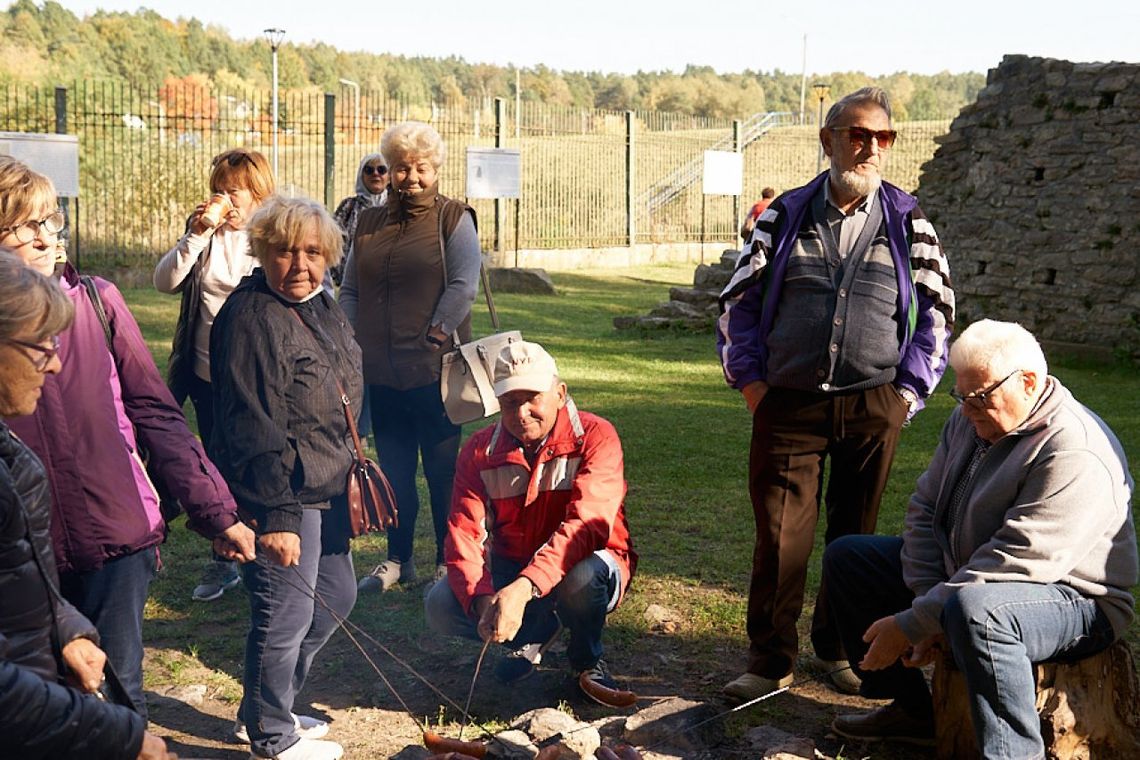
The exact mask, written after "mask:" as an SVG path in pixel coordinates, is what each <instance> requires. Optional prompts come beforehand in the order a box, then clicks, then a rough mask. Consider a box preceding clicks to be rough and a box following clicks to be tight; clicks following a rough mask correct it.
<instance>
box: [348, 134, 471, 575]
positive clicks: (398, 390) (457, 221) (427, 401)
mask: <svg viewBox="0 0 1140 760" xmlns="http://www.w3.org/2000/svg"><path fill="white" fill-rule="evenodd" d="M380 152H381V153H382V154H383V155H384V160H385V161H386V162H387V164H388V171H389V185H390V189H389V192H388V199H387V201H386V202H385V203H384V205H382V206H376V207H374V208H370V209H367V210H365V211H364V212H363V213H362V214H361V215H360V218H359V221H358V222H357V225H356V233H355V235H354V237H353V242H352V247H351V249H350V250H349V254H348V260H347V262H346V263H345V266H344V282H343V283H342V285H341V289H340V302H341V305H342V306H343V307H344V311H345V313H346V314H347V315H348V317H349V320H350V321H351V322H352V324H353V325H354V326H355V328H356V340H357V342H358V343H360V348H361V350H362V352H363V355H364V382H365V384H366V387H367V389H368V399H369V401H370V403H371V405H372V429H373V431H374V434H375V440H376V450H377V452H378V453H379V455H380V464H381V466H382V467H383V468H384V472H385V474H386V475H387V476H388V478H389V479H390V480H391V482H392V489H393V490H394V491H395V494H396V501H397V503H398V504H399V512H400V524H399V526H398V527H393V528H389V529H388V559H387V560H386V561H384V562H382V563H381V564H380V565H378V566H377V567H376V568H375V569H374V570H373V571H372V572H371V573H369V574H368V575H367V576H365V577H364V578H363V579H361V588H362V589H370V588H371V589H379V590H382V591H387V590H388V589H389V588H391V587H392V586H394V585H395V584H397V583H400V584H405V585H406V584H409V583H411V582H412V581H414V580H415V578H416V569H415V564H414V562H413V551H412V542H413V537H414V535H415V529H416V516H417V514H418V513H419V497H418V495H417V493H416V470H417V469H418V465H419V460H420V459H421V458H422V460H423V467H424V477H425V479H426V480H427V484H428V492H429V494H430V497H431V515H432V522H433V523H434V527H435V531H434V532H435V573H434V577H435V578H436V579H437V580H438V579H439V578H441V577H442V576H443V575H444V574H445V572H446V571H445V570H444V568H443V537H444V533H445V532H446V530H447V513H448V510H449V508H450V506H451V487H452V481H454V480H455V459H456V457H457V456H458V454H459V433H460V429H459V426H458V425H454V424H452V423H451V421H450V420H449V419H448V418H447V413H446V412H445V411H444V408H443V401H442V399H441V398H440V393H439V378H440V362H441V359H442V356H443V354H444V353H445V352H446V351H448V350H449V349H450V348H452V346H453V345H454V340H455V337H456V336H457V335H458V336H459V338H460V339H461V340H469V339H470V337H471V304H472V303H473V302H474V300H475V292H476V287H477V284H478V278H479V266H480V263H481V258H480V252H479V237H478V235H477V233H476V230H475V211H474V210H473V209H472V208H471V207H470V206H468V205H467V204H466V203H462V202H459V201H455V200H452V199H450V198H446V197H444V196H443V195H441V194H440V192H439V171H440V167H441V166H443V160H444V156H445V147H444V144H443V139H442V138H441V137H440V136H439V133H438V132H436V131H435V129H433V128H432V127H431V126H430V125H428V124H424V123H422V122H418V121H407V122H403V123H401V124H397V125H395V126H394V127H391V128H390V129H388V130H387V131H386V132H385V133H384V136H383V137H382V138H381V140H380Z"/></svg>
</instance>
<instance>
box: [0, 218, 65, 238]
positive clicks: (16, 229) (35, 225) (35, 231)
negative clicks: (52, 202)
mask: <svg viewBox="0 0 1140 760" xmlns="http://www.w3.org/2000/svg"><path fill="white" fill-rule="evenodd" d="M65 221H66V219H65V217H64V216H63V212H62V211H54V212H52V213H50V214H48V215H47V216H46V217H44V218H43V219H39V220H36V219H30V220H28V221H26V222H24V223H23V224H14V225H12V226H11V227H3V228H0V233H5V234H7V233H9V232H11V233H13V234H15V236H16V240H18V241H20V245H27V244H28V243H30V242H32V241H33V240H35V239H36V238H37V237H39V235H40V230H43V231H44V232H47V233H49V234H51V235H58V234H59V233H60V231H62V230H63V224H64V222H65Z"/></svg>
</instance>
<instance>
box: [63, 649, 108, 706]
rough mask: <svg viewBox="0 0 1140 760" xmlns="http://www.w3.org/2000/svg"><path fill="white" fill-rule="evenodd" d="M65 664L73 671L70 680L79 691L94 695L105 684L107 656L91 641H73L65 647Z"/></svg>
mask: <svg viewBox="0 0 1140 760" xmlns="http://www.w3.org/2000/svg"><path fill="white" fill-rule="evenodd" d="M61 654H62V655H63V662H64V664H66V665H67V667H68V669H69V670H70V671H71V675H70V676H69V677H68V680H69V681H71V682H72V685H73V686H75V687H76V688H77V689H81V690H83V691H85V692H87V693H89V694H93V693H94V692H95V691H97V690H98V689H99V684H101V683H103V666H104V665H105V664H106V662H107V655H106V654H104V652H103V650H102V649H100V648H99V647H97V646H95V642H94V641H92V640H91V639H72V640H71V641H69V642H67V645H66V646H64V648H63V651H62V652H61Z"/></svg>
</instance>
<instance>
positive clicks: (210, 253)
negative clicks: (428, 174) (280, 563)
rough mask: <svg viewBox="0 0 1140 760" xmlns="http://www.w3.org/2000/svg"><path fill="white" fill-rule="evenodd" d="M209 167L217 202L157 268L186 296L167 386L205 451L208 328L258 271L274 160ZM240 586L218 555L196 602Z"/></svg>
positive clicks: (159, 279) (160, 278) (162, 284)
mask: <svg viewBox="0 0 1140 760" xmlns="http://www.w3.org/2000/svg"><path fill="white" fill-rule="evenodd" d="M210 166H211V169H210V192H211V193H213V194H214V197H213V198H211V199H210V200H207V201H205V202H203V203H200V204H198V206H197V207H196V208H195V209H194V213H192V214H191V215H190V218H189V219H188V220H187V222H186V234H185V235H183V236H182V239H181V240H179V241H178V243H177V244H175V246H174V247H173V248H171V249H170V250H169V251H167V252H166V254H165V255H164V256H163V257H162V258H161V259H159V261H158V264H157V265H156V266H155V268H154V287H155V288H156V289H157V290H158V291H159V292H161V293H170V294H181V295H182V306H181V308H180V310H179V313H178V324H177V325H176V326H175V328H174V344H173V347H172V351H171V354H170V367H169V370H168V372H167V383H168V384H169V385H170V388H171V390H172V391H173V392H174V397H175V399H176V400H177V401H178V402H179V404H182V403H184V402H185V401H186V398H187V396H189V398H190V403H191V404H193V405H194V412H195V414H196V416H197V419H198V434H199V435H200V436H201V438H202V445H203V446H204V447H205V448H206V449H207V450H208V449H209V448H210V434H211V433H212V432H213V426H214V410H213V407H212V401H211V392H210V328H211V326H212V325H213V324H214V318H215V317H216V316H217V314H218V310H219V309H221V308H222V304H223V303H225V302H226V298H228V297H229V295H230V293H232V292H233V289H234V288H236V287H237V284H238V283H239V282H241V279H242V278H243V277H245V276H246V275H248V274H249V273H250V272H252V271H253V269H254V267H256V266H257V260H256V259H255V258H253V251H252V250H251V249H250V247H249V234H248V233H247V232H246V229H245V225H246V222H248V221H249V219H250V217H251V216H253V214H254V212H256V211H257V209H258V208H259V207H260V206H261V203H262V201H264V200H265V199H266V198H267V197H268V196H269V195H270V194H272V193H273V186H274V182H273V171H272V170H271V169H270V167H269V161H267V160H266V158H265V156H264V155H262V154H261V153H259V152H257V151H255V150H247V149H245V148H235V149H233V150H227V151H225V152H223V153H219V154H218V155H216V156H214V159H213V160H212V161H211V162H210ZM219 196H220V197H219ZM219 202H220V203H219ZM212 204H215V205H216V206H220V207H216V208H215V207H212ZM239 582H240V576H239V575H238V570H237V564H236V563H234V562H231V561H229V560H227V559H225V558H224V557H219V556H215V557H214V558H213V562H211V563H210V564H209V565H207V566H206V570H205V572H204V573H203V574H202V577H201V579H200V580H199V582H198V585H197V586H195V587H194V591H193V592H192V594H191V598H193V599H194V600H195V601H198V602H209V601H212V600H214V599H218V598H219V597H221V596H222V594H224V593H225V592H226V591H227V590H229V589H231V588H233V587H234V586H236V585H237V584H238V583H239Z"/></svg>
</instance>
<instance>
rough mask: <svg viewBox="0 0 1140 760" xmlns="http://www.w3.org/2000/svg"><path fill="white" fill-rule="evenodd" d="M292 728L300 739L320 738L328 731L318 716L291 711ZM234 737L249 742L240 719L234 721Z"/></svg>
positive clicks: (243, 742)
mask: <svg viewBox="0 0 1140 760" xmlns="http://www.w3.org/2000/svg"><path fill="white" fill-rule="evenodd" d="M293 728H294V730H295V731H296V732H297V736H299V737H301V738H302V739H320V738H321V737H323V736H325V734H327V733H328V732H329V724H328V723H325V722H324V721H323V720H321V719H320V718H313V717H310V716H308V715H297V714H296V713H293ZM234 738H235V739H237V740H238V741H239V742H241V743H242V744H249V732H248V731H246V730H245V724H244V723H242V722H241V721H240V720H238V721H235V722H234Z"/></svg>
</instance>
